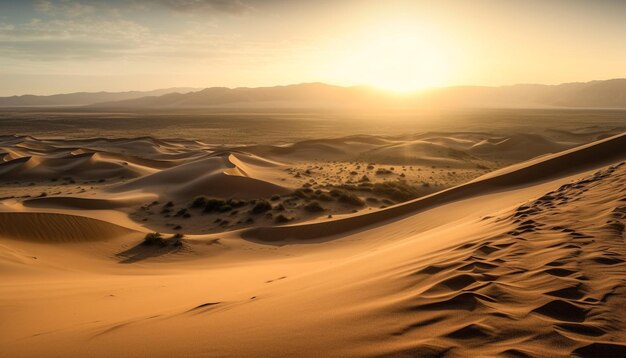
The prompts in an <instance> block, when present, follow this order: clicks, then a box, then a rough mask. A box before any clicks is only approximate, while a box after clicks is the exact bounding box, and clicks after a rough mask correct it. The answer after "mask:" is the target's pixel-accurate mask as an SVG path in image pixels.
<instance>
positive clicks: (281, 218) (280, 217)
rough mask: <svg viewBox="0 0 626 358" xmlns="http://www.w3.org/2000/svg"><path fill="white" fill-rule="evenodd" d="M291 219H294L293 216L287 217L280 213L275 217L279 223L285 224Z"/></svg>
mask: <svg viewBox="0 0 626 358" xmlns="http://www.w3.org/2000/svg"><path fill="white" fill-rule="evenodd" d="M291 220H293V218H289V217H286V216H285V215H283V214H280V215H278V216H277V217H275V218H274V222H275V223H277V224H284V223H287V222H290V221H291Z"/></svg>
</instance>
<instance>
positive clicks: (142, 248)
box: [115, 240, 184, 264]
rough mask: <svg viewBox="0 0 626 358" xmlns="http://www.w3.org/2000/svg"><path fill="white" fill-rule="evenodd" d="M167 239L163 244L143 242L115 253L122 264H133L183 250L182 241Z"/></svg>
mask: <svg viewBox="0 0 626 358" xmlns="http://www.w3.org/2000/svg"><path fill="white" fill-rule="evenodd" d="M169 241H172V240H167V241H165V242H164V243H163V244H161V245H149V244H146V243H145V242H141V243H139V244H137V245H135V246H133V247H132V248H130V249H128V250H125V251H122V252H119V253H117V254H115V256H116V257H117V258H119V259H120V261H119V263H121V264H132V263H135V262H139V261H143V260H146V259H150V258H155V257H159V256H163V255H167V254H171V253H175V252H178V251H180V250H183V248H184V246H183V243H182V241H179V240H178V241H175V242H169Z"/></svg>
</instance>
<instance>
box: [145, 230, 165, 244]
mask: <svg viewBox="0 0 626 358" xmlns="http://www.w3.org/2000/svg"><path fill="white" fill-rule="evenodd" d="M143 244H144V245H150V246H155V245H159V246H165V240H163V236H161V234H160V233H158V232H151V233H147V234H146V236H145V237H144V238H143Z"/></svg>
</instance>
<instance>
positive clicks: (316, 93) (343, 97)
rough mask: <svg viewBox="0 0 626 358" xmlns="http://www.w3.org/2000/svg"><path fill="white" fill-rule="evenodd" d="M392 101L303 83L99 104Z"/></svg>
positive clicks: (359, 89) (369, 92) (365, 91)
mask: <svg viewBox="0 0 626 358" xmlns="http://www.w3.org/2000/svg"><path fill="white" fill-rule="evenodd" d="M383 99H385V100H393V99H394V98H392V97H389V98H386V97H385V94H384V93H383V92H382V91H379V90H375V89H373V88H370V87H366V86H354V87H340V86H332V85H328V84H324V83H303V84H296V85H288V86H276V87H257V88H249V87H239V88H226V87H211V88H206V89H204V90H201V91H197V92H191V93H186V94H181V93H170V94H166V95H162V96H151V97H144V98H137V99H131V100H124V101H115V102H106V103H98V104H95V105H93V106H92V107H107V108H114V107H115V108H145V107H150V108H155V107H162V108H191V107H238V108H240V107H281V108H289V107H294V108H296V107H297V108H302V107H336V106H350V105H359V104H363V103H367V102H369V101H374V102H380V101H381V100H383Z"/></svg>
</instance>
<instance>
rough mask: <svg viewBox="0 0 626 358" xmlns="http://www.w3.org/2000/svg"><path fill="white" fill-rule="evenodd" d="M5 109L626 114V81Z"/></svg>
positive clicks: (77, 102)
mask: <svg viewBox="0 0 626 358" xmlns="http://www.w3.org/2000/svg"><path fill="white" fill-rule="evenodd" d="M0 106H2V107H13V106H16V107H17V106H25V107H28V106H90V107H91V108H110V109H115V108H124V109H128V108H237V107H241V108H268V107H272V108H355V107H406V108H411V107H425V106H435V107H527V108H533V107H571V108H585V107H587V108H626V79H612V80H604V81H591V82H576V83H564V84H560V85H540V84H519V85H512V86H501V87H486V86H458V87H443V88H437V89H430V90H425V91H420V92H415V93H410V94H394V93H390V92H385V91H381V90H378V89H374V88H372V87H368V86H352V87H341V86H334V85H329V84H324V83H303V84H294V85H288V86H275V87H258V88H248V87H239V88H226V87H211V88H206V89H202V90H197V89H193V88H170V89H160V90H155V91H147V92H140V91H132V92H119V93H111V92H98V93H86V92H81V93H70V94H59V95H52V96H29V95H25V96H12V97H0Z"/></svg>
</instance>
